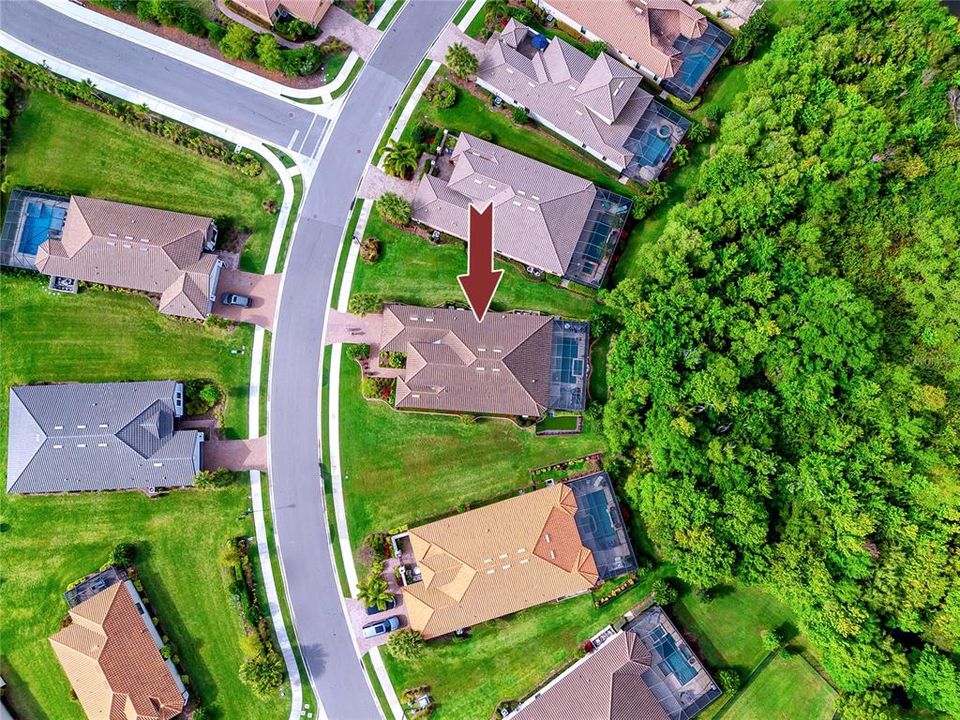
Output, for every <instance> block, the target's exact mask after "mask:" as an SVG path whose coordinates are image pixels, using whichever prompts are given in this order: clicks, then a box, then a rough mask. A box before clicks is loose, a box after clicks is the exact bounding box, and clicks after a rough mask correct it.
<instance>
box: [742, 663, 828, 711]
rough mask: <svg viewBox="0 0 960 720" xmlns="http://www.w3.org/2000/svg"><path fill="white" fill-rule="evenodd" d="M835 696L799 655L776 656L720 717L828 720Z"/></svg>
mask: <svg viewBox="0 0 960 720" xmlns="http://www.w3.org/2000/svg"><path fill="white" fill-rule="evenodd" d="M836 700H837V692H836V691H835V690H834V689H833V688H832V687H830V685H829V684H828V683H827V682H826V680H824V679H823V678H822V677H820V675H818V674H817V671H816V670H814V669H813V668H812V667H810V665H809V663H807V661H806V660H804V659H803V658H802V657H801V656H799V655H793V656H790V657H781V656H777V657H775V658H773V660H771V661H770V664H769V665H767V666H766V667H765V668H764V669H763V670H762V671H761V672H760V674H759V675H757V676H756V677H755V678H754V679H753V681H752V682H751V683H750V684H749V685H748V686H747V687H746V688H745V689H744V690H743V692H742V693H741V694H740V696H739V697H738V698H737V699H736V701H735V702H734V703H733V705H731V706H729V707H728V708H727V709H726V711H725V712H724V713H723V717H724V718H730V719H731V720H830V718H832V717H833V713H834V704H835V702H836Z"/></svg>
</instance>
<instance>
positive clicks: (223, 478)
mask: <svg viewBox="0 0 960 720" xmlns="http://www.w3.org/2000/svg"><path fill="white" fill-rule="evenodd" d="M234 480H236V473H234V472H232V471H230V470H227V469H226V468H217V469H216V470H201V471H200V472H198V473H197V474H196V476H195V478H194V481H193V483H194V485H195V486H196V487H198V488H200V489H201V490H205V489H207V488H219V487H226V486H227V485H230V484H231V483H232V482H233V481H234Z"/></svg>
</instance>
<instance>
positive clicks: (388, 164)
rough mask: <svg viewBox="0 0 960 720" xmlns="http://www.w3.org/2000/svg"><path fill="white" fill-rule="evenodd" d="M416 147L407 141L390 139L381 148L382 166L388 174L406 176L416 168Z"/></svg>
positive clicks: (399, 176)
mask: <svg viewBox="0 0 960 720" xmlns="http://www.w3.org/2000/svg"><path fill="white" fill-rule="evenodd" d="M418 155H419V154H418V153H417V148H416V147H414V146H413V145H411V144H410V143H408V142H403V141H401V142H397V141H390V143H389V144H388V145H387V146H386V147H385V148H384V149H383V168H384V170H386V171H387V174H388V175H393V176H394V177H398V178H406V177H409V176H410V175H412V174H413V171H414V170H416V169H417V158H418Z"/></svg>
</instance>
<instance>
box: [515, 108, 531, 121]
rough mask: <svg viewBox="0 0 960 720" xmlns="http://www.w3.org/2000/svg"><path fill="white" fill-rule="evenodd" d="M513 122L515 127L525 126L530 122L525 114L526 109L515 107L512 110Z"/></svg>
mask: <svg viewBox="0 0 960 720" xmlns="http://www.w3.org/2000/svg"><path fill="white" fill-rule="evenodd" d="M513 121H514V122H515V123H516V124H517V125H526V124H527V123H528V122H529V121H530V116H529V115H528V114H527V109H526V108H522V107H515V108H514V109H513Z"/></svg>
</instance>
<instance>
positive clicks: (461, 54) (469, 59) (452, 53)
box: [446, 43, 480, 80]
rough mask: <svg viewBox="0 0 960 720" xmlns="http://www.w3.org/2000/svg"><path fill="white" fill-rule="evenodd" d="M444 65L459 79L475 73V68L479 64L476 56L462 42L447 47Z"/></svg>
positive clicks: (464, 78)
mask: <svg viewBox="0 0 960 720" xmlns="http://www.w3.org/2000/svg"><path fill="white" fill-rule="evenodd" d="M446 65H447V67H448V68H450V72H452V73H453V74H454V75H456V76H457V77H458V78H460V79H461V80H466V79H467V78H468V77H470V76H472V75H476V74H477V68H478V67H479V66H480V63H479V61H478V60H477V56H476V55H474V54H473V53H472V52H470V50H468V49H467V46H466V45H464V44H463V43H454V44H453V45H451V46H450V47H448V48H447V55H446Z"/></svg>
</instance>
